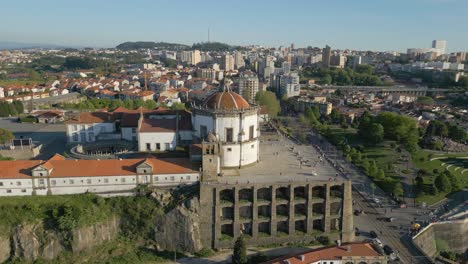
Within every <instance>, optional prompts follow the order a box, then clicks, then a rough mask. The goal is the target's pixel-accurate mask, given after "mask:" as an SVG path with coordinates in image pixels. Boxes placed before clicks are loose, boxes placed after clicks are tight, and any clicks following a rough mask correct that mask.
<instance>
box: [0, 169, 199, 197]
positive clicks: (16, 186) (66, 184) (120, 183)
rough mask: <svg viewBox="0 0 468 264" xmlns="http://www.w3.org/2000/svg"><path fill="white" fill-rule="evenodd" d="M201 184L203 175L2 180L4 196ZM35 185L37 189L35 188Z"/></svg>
mask: <svg viewBox="0 0 468 264" xmlns="http://www.w3.org/2000/svg"><path fill="white" fill-rule="evenodd" d="M198 181H199V173H185V174H159V175H153V174H147V175H116V176H91V177H63V178H47V177H44V178H43V179H41V178H31V179H14V178H12V179H7V178H1V179H0V196H29V195H33V191H34V193H35V194H36V195H47V194H57V195H61V194H80V193H86V192H91V193H98V194H99V193H101V194H105V193H115V192H131V191H132V190H134V189H135V187H137V185H138V184H148V185H150V186H178V185H185V184H194V183H197V182H198ZM33 183H34V187H33Z"/></svg>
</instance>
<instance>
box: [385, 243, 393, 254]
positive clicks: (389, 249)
mask: <svg viewBox="0 0 468 264" xmlns="http://www.w3.org/2000/svg"><path fill="white" fill-rule="evenodd" d="M383 250H384V251H385V254H387V255H390V254H392V253H393V252H394V251H393V249H392V248H391V247H390V246H389V245H385V246H384V247H383Z"/></svg>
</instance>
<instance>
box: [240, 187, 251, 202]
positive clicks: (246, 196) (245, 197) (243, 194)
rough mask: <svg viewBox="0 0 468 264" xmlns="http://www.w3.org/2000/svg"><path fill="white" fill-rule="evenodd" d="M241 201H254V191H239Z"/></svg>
mask: <svg viewBox="0 0 468 264" xmlns="http://www.w3.org/2000/svg"><path fill="white" fill-rule="evenodd" d="M239 201H240V202H253V191H252V189H241V190H240V191H239Z"/></svg>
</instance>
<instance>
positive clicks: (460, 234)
mask: <svg viewBox="0 0 468 264" xmlns="http://www.w3.org/2000/svg"><path fill="white" fill-rule="evenodd" d="M436 240H443V241H445V242H447V244H448V246H449V248H450V250H451V251H454V252H457V253H464V252H465V250H466V249H467V247H468V218H466V219H464V220H457V221H446V222H440V223H433V224H430V225H428V226H426V227H425V228H424V229H423V230H421V232H419V233H418V234H417V235H416V236H414V237H413V243H414V244H415V245H416V246H417V247H419V248H420V249H421V251H423V252H424V253H425V254H426V255H428V256H430V257H434V256H435V254H436V253H437V251H438V249H437V247H436V242H435V241H436Z"/></svg>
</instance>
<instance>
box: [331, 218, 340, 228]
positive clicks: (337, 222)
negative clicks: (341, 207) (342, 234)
mask: <svg viewBox="0 0 468 264" xmlns="http://www.w3.org/2000/svg"><path fill="white" fill-rule="evenodd" d="M330 230H332V231H339V230H341V221H340V218H333V219H331V220H330Z"/></svg>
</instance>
